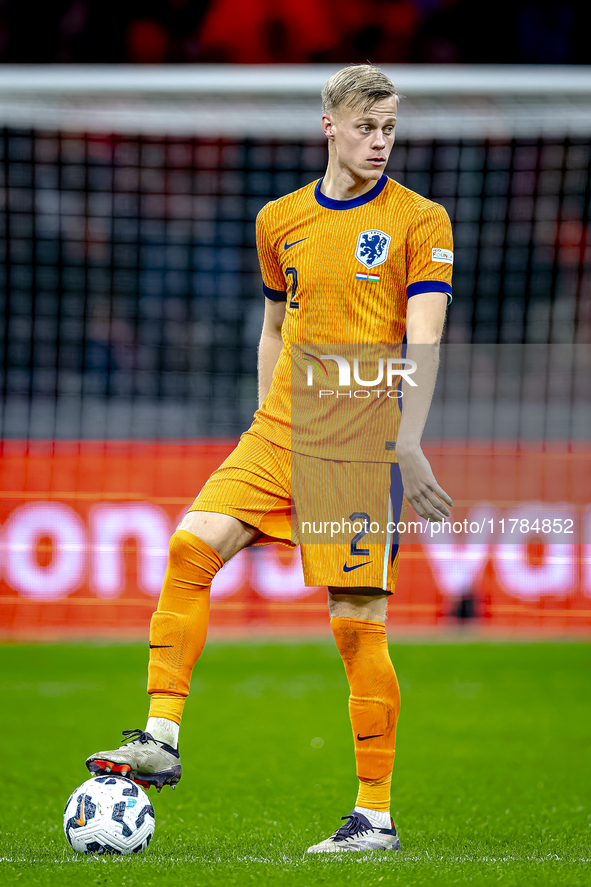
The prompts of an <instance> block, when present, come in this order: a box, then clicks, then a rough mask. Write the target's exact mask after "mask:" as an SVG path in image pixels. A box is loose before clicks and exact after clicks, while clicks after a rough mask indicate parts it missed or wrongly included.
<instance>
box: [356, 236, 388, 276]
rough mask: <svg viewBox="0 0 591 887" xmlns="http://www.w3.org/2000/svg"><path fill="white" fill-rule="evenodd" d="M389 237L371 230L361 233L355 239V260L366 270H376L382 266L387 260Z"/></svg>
mask: <svg viewBox="0 0 591 887" xmlns="http://www.w3.org/2000/svg"><path fill="white" fill-rule="evenodd" d="M391 239H392V238H391V237H390V235H389V234H384V232H383V231H377V230H376V229H375V228H372V229H371V230H370V231H362V232H361V234H360V235H359V237H358V238H357V249H356V250H355V258H356V259H358V261H360V262H361V264H362V265H365V267H366V268H370V269H371V268H376V267H377V266H378V265H383V264H384V262H385V261H386V259H387V258H388V250H389V249H390V241H391Z"/></svg>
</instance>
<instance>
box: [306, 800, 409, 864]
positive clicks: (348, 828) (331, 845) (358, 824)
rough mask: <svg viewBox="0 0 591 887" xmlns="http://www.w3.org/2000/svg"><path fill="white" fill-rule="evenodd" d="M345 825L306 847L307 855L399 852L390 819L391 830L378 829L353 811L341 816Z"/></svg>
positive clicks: (396, 836)
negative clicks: (375, 851)
mask: <svg viewBox="0 0 591 887" xmlns="http://www.w3.org/2000/svg"><path fill="white" fill-rule="evenodd" d="M341 819H346V820H347V821H346V823H345V824H344V825H342V826H341V827H340V828H339V829H337V830H336V832H335V833H334V835H331V836H330V838H326V840H325V841H321V842H320V844H314V845H313V846H312V847H308V850H307V852H308V853H341V852H344V851H353V852H357V853H360V852H363V851H368V850H400V840H399V838H398V835H397V834H396V828H395V827H394V823H393V822H392V819H390V823H391V825H392V828H379V827H378V826H375V825H372V824H371V822H370V821H369V819H367V818H366V817H365V816H364V815H363V814H362V813H358V812H357V811H356V810H353V812H352V813H349V815H348V816H342V817H341Z"/></svg>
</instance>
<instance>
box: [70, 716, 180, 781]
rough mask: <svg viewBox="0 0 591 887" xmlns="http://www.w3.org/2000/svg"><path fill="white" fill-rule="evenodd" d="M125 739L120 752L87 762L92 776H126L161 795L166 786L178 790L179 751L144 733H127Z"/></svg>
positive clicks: (90, 759)
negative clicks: (154, 789) (110, 774)
mask: <svg viewBox="0 0 591 887" xmlns="http://www.w3.org/2000/svg"><path fill="white" fill-rule="evenodd" d="M123 737H124V739H123V742H124V743H125V744H124V745H122V746H121V747H120V748H116V749H112V750H111V751H99V752H97V753H96V754H95V755H91V756H90V757H89V758H88V760H87V761H86V766H87V767H88V769H89V770H90V772H91V773H92V774H93V776H99V775H101V776H102V775H104V774H105V773H113V774H114V775H120V776H127V778H128V779H132V780H133V781H134V782H137V784H138V785H141V786H142V787H143V788H146V789H148V788H150V786H151V785H155V786H156V789H157V790H158V791H161V790H162V787H163V786H165V785H170V786H172V788H176V785H177V783H178V781H179V779H180V778H181V761H180V757H179V753H178V749H176V748H173V747H172V746H171V745H167V744H166V743H165V742H160V740H158V739H154V737H153V736H152V734H151V733H145V732H144V731H143V730H124V731H123Z"/></svg>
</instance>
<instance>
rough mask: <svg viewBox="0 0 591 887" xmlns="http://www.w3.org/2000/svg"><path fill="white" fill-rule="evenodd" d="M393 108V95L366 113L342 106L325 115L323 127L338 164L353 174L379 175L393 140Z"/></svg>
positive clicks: (384, 166) (395, 107) (394, 108)
mask: <svg viewBox="0 0 591 887" xmlns="http://www.w3.org/2000/svg"><path fill="white" fill-rule="evenodd" d="M396 109H397V102H396V99H394V98H388V99H383V100H382V101H381V102H377V103H376V104H375V105H374V106H373V107H372V108H370V110H369V111H368V112H366V113H363V112H361V111H359V109H350V108H341V109H339V111H338V112H337V113H336V114H331V115H325V117H324V119H323V124H324V131H325V134H326V135H327V137H328V139H329V141H330V142H331V143H332V151H333V152H334V154H335V155H336V158H337V159H338V163H339V166H341V167H344V168H346V169H347V170H348V171H349V172H350V173H351V174H352V175H353V176H354V177H355V178H362V179H374V180H377V179H379V178H380V177H381V175H382V173H383V172H384V169H385V168H386V164H387V162H388V157H389V156H390V151H391V150H392V146H393V144H394V127H395V125H396Z"/></svg>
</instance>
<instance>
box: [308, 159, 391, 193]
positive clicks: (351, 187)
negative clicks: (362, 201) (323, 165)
mask: <svg viewBox="0 0 591 887" xmlns="http://www.w3.org/2000/svg"><path fill="white" fill-rule="evenodd" d="M378 181H379V178H378V179H366V178H362V177H361V176H356V175H354V174H353V173H352V172H351V170H348V169H343V168H342V167H338V166H337V167H335V166H334V165H333V164H332V163H330V162H329V164H328V167H327V170H326V173H325V175H324V178H323V180H322V184H321V185H320V190H321V191H322V193H323V194H324V195H325V196H326V197H330V198H331V200H353V199H354V198H355V197H362V196H363V195H364V194H367V192H368V191H371V189H372V188H375V186H376V185H377V183H378Z"/></svg>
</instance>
